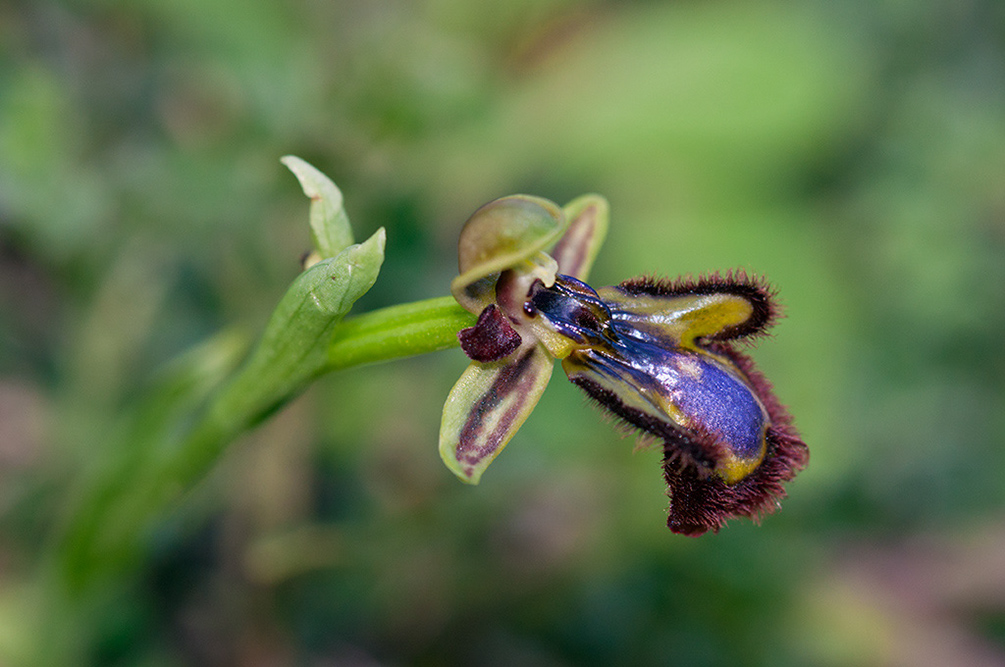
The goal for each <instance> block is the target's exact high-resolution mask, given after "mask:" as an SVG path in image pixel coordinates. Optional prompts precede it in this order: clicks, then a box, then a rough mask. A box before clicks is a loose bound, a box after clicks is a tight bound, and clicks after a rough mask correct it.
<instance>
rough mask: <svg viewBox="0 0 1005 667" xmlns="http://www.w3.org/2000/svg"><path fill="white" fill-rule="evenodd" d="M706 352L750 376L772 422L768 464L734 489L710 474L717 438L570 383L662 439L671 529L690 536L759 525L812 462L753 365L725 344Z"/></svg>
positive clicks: (578, 380)
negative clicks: (744, 522) (738, 521)
mask: <svg viewBox="0 0 1005 667" xmlns="http://www.w3.org/2000/svg"><path fill="white" fill-rule="evenodd" d="M708 347H709V349H710V350H711V351H713V352H715V353H717V354H721V355H723V356H726V357H728V358H729V359H730V360H731V361H732V362H733V363H734V364H736V366H737V367H738V368H739V369H740V370H741V371H742V372H743V373H744V375H746V377H747V379H748V380H749V382H750V383H751V386H752V387H753V388H754V391H755V392H756V393H757V396H758V398H760V400H761V401H762V403H763V404H764V406H765V409H766V410H767V411H768V417H769V419H770V422H771V425H770V426H769V428H768V431H767V436H766V437H767V451H766V453H765V456H764V460H763V461H762V463H761V465H759V466H758V467H757V469H756V470H754V472H752V473H751V474H750V475H748V476H747V477H745V478H744V479H742V480H740V481H739V482H736V483H734V484H726V483H725V482H724V481H723V480H722V479H721V478H719V477H717V476H715V475H713V474H711V472H710V469H711V467H712V466H713V465H714V461H715V460H716V459H717V458H718V454H719V451H718V447H720V445H718V444H717V443H715V441H714V440H713V439H711V438H707V439H706V438H703V437H702V434H701V433H694V434H686V433H684V432H682V431H680V430H677V429H676V428H674V427H673V426H671V425H670V424H668V423H665V422H662V421H659V420H657V419H654V418H653V417H651V416H649V415H647V414H645V413H644V412H642V411H640V410H637V409H635V408H632V407H629V406H626V405H625V404H624V403H623V402H622V401H621V399H620V398H619V397H618V396H617V395H616V394H614V393H613V392H610V391H608V390H606V389H604V388H603V387H601V386H599V385H598V384H596V383H594V382H593V381H591V380H589V379H586V378H583V377H573V378H570V379H571V380H572V382H574V383H575V384H576V385H578V386H579V387H580V388H581V389H583V391H584V392H586V394H587V395H588V396H589V397H590V398H592V399H593V400H594V401H596V402H597V403H598V404H599V405H600V406H602V407H603V408H605V409H606V410H608V411H609V412H610V413H612V414H614V415H615V416H616V417H618V418H620V419H621V420H622V421H623V422H624V423H625V424H627V425H629V426H633V427H635V428H638V429H640V430H642V431H644V432H646V433H647V434H652V435H655V436H657V437H659V438H660V439H662V440H663V475H664V478H665V479H666V482H667V495H668V496H669V497H670V507H669V510H668V517H667V526H668V527H669V528H670V530H672V531H673V532H675V533H679V534H681V535H687V536H691V537H697V536H699V535H703V534H704V533H706V532H708V531H709V530H711V531H713V532H718V531H719V529H720V528H722V526H723V525H724V524H725V523H726V521H727V520H729V519H732V518H736V517H741V516H746V517H749V518H751V519H753V520H754V521H759V520H760V518H761V517H762V516H763V515H765V514H770V513H771V512H773V511H775V510H776V509H777V508H778V506H779V503H780V501H781V500H782V499H783V498H784V497H785V495H786V493H785V488H784V483H785V482H787V481H789V480H791V479H792V478H793V477H795V476H796V474H797V473H798V472H799V471H800V470H802V469H803V468H804V467H806V464H807V462H808V461H809V449H808V448H807V447H806V444H805V443H804V442H803V441H802V440H801V439H800V438H799V435H798V434H797V433H796V431H795V429H794V427H793V426H792V418H791V417H790V416H789V414H788V411H787V410H786V409H785V408H784V407H783V406H782V405H781V403H779V402H778V399H777V398H776V397H775V395H774V393H773V391H772V389H771V384H770V383H769V382H768V381H767V379H766V378H765V377H764V376H763V375H762V374H761V373H760V372H758V371H757V370H756V369H755V368H754V365H753V362H752V361H751V360H750V359H749V358H748V357H746V356H745V355H743V354H740V353H739V352H736V351H735V350H734V349H733V348H732V347H731V346H730V345H728V344H726V343H715V344H710V345H709V346H708Z"/></svg>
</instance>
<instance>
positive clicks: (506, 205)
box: [450, 195, 567, 314]
mask: <svg viewBox="0 0 1005 667" xmlns="http://www.w3.org/2000/svg"><path fill="white" fill-rule="evenodd" d="M566 227H567V221H566V219H565V216H564V215H563V214H562V209H560V208H559V207H558V205H557V204H555V203H554V202H552V201H549V200H547V199H543V198H541V197H532V196H530V195H512V196H509V197H502V198H500V199H496V200H494V201H491V202H489V203H488V204H485V205H484V206H482V207H481V208H479V209H478V210H477V211H475V212H474V213H473V214H472V215H471V217H470V218H468V221H467V222H466V223H465V224H464V228H463V229H462V230H461V235H460V239H459V240H458V243H457V251H458V252H457V256H458V268H459V269H460V275H458V276H457V277H456V278H454V280H453V282H451V283H450V291H451V292H452V293H453V295H454V298H456V299H457V302H458V303H460V304H461V305H462V306H464V307H465V308H466V309H467V310H469V311H470V312H472V313H476V314H477V313H480V312H481V311H482V309H483V308H485V306H487V305H488V304H489V303H491V302H492V301H494V300H495V293H494V288H495V283H496V278H498V276H499V274H500V273H501V272H502V271H504V270H506V269H509V268H513V267H516V266H518V265H520V264H523V263H524V262H530V263H532V264H540V263H541V261H542V259H541V258H539V256H541V255H542V252H543V251H544V249H545V248H548V247H550V246H551V245H552V244H553V243H555V241H557V240H558V239H559V238H560V237H561V236H562V234H563V232H565V229H566ZM543 259H545V260H547V258H546V257H545V258H543ZM548 261H550V260H548Z"/></svg>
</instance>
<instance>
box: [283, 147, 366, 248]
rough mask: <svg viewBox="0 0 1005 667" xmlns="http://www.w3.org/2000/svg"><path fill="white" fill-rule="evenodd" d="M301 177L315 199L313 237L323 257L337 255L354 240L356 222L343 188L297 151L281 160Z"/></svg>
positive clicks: (312, 222) (305, 191) (311, 218)
mask: <svg viewBox="0 0 1005 667" xmlns="http://www.w3.org/2000/svg"><path fill="white" fill-rule="evenodd" d="M279 161H280V162H282V163H283V164H284V165H286V167H287V168H288V169H289V170H290V171H292V172H293V175H294V176H296V177H297V180H298V181H300V187H302V188H303V190H304V194H305V195H307V196H308V197H309V198H310V200H311V210H310V225H311V240H312V242H313V243H314V248H315V250H316V251H317V253H318V254H319V255H320V256H321V258H322V259H325V258H328V257H334V256H335V255H337V254H338V253H340V252H342V251H343V250H345V249H346V248H348V247H349V246H351V245H352V244H353V234H352V225H350V223H349V216H348V215H347V214H346V212H345V207H344V206H343V199H342V191H341V190H339V189H338V186H337V185H335V184H334V183H333V182H332V180H331V179H330V178H328V177H327V176H325V175H324V174H323V173H322V172H321V171H319V170H318V169H317V168H316V167H314V166H312V165H311V164H310V163H308V162H306V161H305V160H302V159H300V158H298V157H297V156H295V155H286V156H284V157H282V158H280V160H279Z"/></svg>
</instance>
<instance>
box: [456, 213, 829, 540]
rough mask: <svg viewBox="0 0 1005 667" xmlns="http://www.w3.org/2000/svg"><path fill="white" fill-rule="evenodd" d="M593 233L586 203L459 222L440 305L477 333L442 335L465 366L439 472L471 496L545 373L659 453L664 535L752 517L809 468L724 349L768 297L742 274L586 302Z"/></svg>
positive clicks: (802, 448)
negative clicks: (452, 302) (452, 306)
mask: <svg viewBox="0 0 1005 667" xmlns="http://www.w3.org/2000/svg"><path fill="white" fill-rule="evenodd" d="M607 224H608V205H607V202H606V200H604V199H603V198H602V197H600V196H598V195H585V196H583V197H580V198H578V199H576V200H574V201H572V202H571V203H569V204H568V205H567V206H565V207H564V208H559V207H558V206H557V205H556V204H554V203H553V202H550V201H548V200H546V199H541V198H538V197H531V196H527V195H516V196H512V197H504V198H502V199H497V200H495V201H493V202H490V203H488V204H486V205H485V206H483V207H481V208H480V209H478V210H477V211H476V212H475V213H474V214H473V215H472V216H471V218H470V219H469V220H468V221H467V223H466V224H465V226H464V228H463V230H462V232H461V236H460V241H459V268H460V275H458V276H457V278H456V279H454V281H453V283H452V284H451V291H452V293H453V295H454V298H455V299H456V300H457V301H458V303H460V305H461V306H463V307H464V308H465V309H467V310H468V311H470V312H471V313H473V314H475V315H477V316H478V320H477V323H476V324H475V325H474V326H473V327H469V328H466V329H464V330H462V331H461V332H460V333H459V334H458V337H459V339H460V343H461V347H462V349H463V350H464V352H465V353H466V354H467V355H468V357H470V358H471V360H472V361H471V364H470V365H469V366H468V368H467V369H466V370H465V371H464V373H463V374H462V375H461V378H460V379H459V380H458V382H457V384H455V385H454V388H453V389H452V390H451V392H450V395H449V396H448V398H447V402H446V404H445V406H444V409H443V419H442V423H441V427H440V454H441V456H442V457H443V460H444V462H445V463H446V465H447V466H448V467H449V468H450V469H451V470H452V471H453V472H454V473H455V474H456V475H457V476H458V477H459V478H460V479H461V480H463V481H465V482H468V483H471V484H476V483H478V481H479V479H480V478H481V476H482V473H483V472H484V471H485V468H486V467H487V466H488V465H489V464H490V463H491V462H492V460H493V459H494V458H495V457H496V456H497V455H498V454H499V452H501V451H502V449H503V448H504V447H505V446H506V444H507V443H508V442H509V441H510V439H511V438H512V437H513V435H514V434H515V433H516V431H517V429H519V428H520V426H521V425H522V424H523V422H524V421H525V420H526V419H527V417H528V416H529V415H530V413H531V411H532V410H533V409H534V406H535V405H536V404H537V402H538V400H539V399H540V397H541V394H542V393H543V392H544V389H545V387H546V386H547V384H548V381H549V379H550V377H551V372H552V367H553V364H554V361H555V360H560V361H561V362H562V368H563V370H564V371H565V373H566V375H567V376H568V377H569V379H570V380H571V381H572V382H573V383H575V384H576V385H578V386H579V387H580V388H581V389H582V390H583V391H584V392H585V393H586V394H587V396H588V397H589V398H591V399H592V400H593V401H594V402H595V403H596V404H597V405H599V406H600V407H601V408H603V409H604V410H606V411H607V412H609V413H610V414H612V415H613V416H614V417H616V418H617V419H618V420H620V421H621V422H622V423H624V424H626V425H628V426H630V427H634V428H636V429H638V430H639V431H641V432H642V434H643V435H644V436H646V437H647V438H648V439H651V440H655V441H657V442H658V443H660V444H661V445H662V449H663V474H664V477H665V478H666V482H667V493H668V495H669V496H670V507H669V517H668V520H667V524H668V526H669V527H670V529H671V530H673V531H674V532H676V533H681V534H685V535H692V536H695V535H701V534H703V533H705V532H707V531H708V530H713V531H718V530H719V528H720V527H722V525H723V524H724V523H725V521H726V520H727V519H730V518H733V517H737V516H748V517H751V518H754V519H755V520H756V519H759V517H760V516H761V515H762V514H765V513H769V512H771V511H773V510H774V509H775V508H776V507H777V505H778V502H779V500H780V499H781V498H782V497H784V495H785V491H784V488H783V486H782V484H783V483H784V482H786V481H788V480H790V479H792V478H793V477H794V476H795V474H796V473H797V472H798V471H799V470H800V469H802V468H803V467H804V466H805V465H806V463H807V460H808V456H809V454H808V450H807V448H806V445H805V444H804V443H803V442H802V441H801V440H800V439H799V436H798V435H797V434H796V431H795V430H794V428H793V427H792V424H791V419H790V417H789V415H788V414H787V412H786V410H785V409H784V407H782V405H781V404H780V403H779V402H778V401H777V399H776V398H775V396H774V394H773V393H772V390H771V387H770V385H769V384H768V382H767V381H766V380H765V379H764V377H763V376H762V375H761V374H760V373H759V372H757V370H756V369H755V368H754V365H753V363H752V362H751V361H750V359H749V358H748V357H746V356H745V355H743V354H741V353H740V352H738V351H737V349H736V348H735V346H734V342H735V341H740V340H743V339H746V340H750V339H751V338H753V337H756V336H757V335H759V334H762V333H763V332H764V331H765V330H766V329H767V328H768V327H770V326H771V324H772V323H773V322H774V320H775V319H776V318H777V314H778V311H777V307H776V306H775V304H774V300H773V293H772V291H771V290H770V289H769V287H768V286H767V284H766V283H765V282H763V281H762V280H758V279H754V278H751V277H749V276H748V275H747V274H746V273H744V272H742V271H737V272H730V273H726V274H725V275H719V274H715V275H712V276H708V277H702V278H698V279H697V280H690V279H681V280H676V281H666V280H656V279H651V278H637V279H633V280H629V281H626V282H624V283H621V284H620V285H617V286H614V287H604V288H600V289H599V290H594V289H593V288H591V287H590V286H589V285H587V284H586V283H585V282H584V281H585V280H586V279H587V277H588V274H589V271H590V268H591V266H592V264H593V260H594V258H595V257H596V255H597V252H598V250H599V248H600V245H601V243H602V242H603V239H604V236H605V235H606V232H607ZM549 249H550V253H549V252H546V251H547V250H549Z"/></svg>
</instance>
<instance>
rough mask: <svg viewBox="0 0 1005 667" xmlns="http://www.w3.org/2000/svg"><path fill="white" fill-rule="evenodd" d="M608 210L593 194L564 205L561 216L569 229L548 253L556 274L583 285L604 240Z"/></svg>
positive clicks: (601, 200) (600, 198) (598, 196)
mask: <svg viewBox="0 0 1005 667" xmlns="http://www.w3.org/2000/svg"><path fill="white" fill-rule="evenodd" d="M610 210H611V207H610V205H609V204H608V203H607V200H606V199H604V198H603V197H602V196H600V195H595V194H589V195H583V196H582V197H577V198H576V199H573V200H572V201H571V202H569V203H568V204H566V205H565V207H564V208H563V209H562V212H563V213H564V214H565V218H566V220H568V221H569V227H568V229H566V230H565V234H564V235H563V236H562V238H561V239H559V241H558V243H557V244H556V245H555V248H554V249H553V250H552V251H551V256H552V257H554V258H555V260H556V261H558V272H559V273H563V274H565V275H567V276H572V277H573V278H579V279H580V280H584V281H585V280H586V279H587V278H588V277H589V275H590V269H591V268H592V267H593V260H594V259H596V257H597V253H598V252H600V246H602V245H603V244H604V238H605V237H606V236H607V226H608V221H609V220H610Z"/></svg>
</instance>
